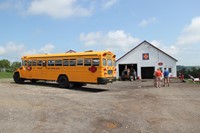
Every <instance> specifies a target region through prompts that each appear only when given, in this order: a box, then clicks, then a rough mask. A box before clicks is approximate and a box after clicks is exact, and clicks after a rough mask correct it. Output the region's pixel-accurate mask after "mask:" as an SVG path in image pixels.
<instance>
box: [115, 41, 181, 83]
mask: <svg viewBox="0 0 200 133" xmlns="http://www.w3.org/2000/svg"><path fill="white" fill-rule="evenodd" d="M176 62H177V60H176V59H175V58H173V57H172V56H170V55H168V54H167V53H165V52H164V51H162V50H160V49H159V48H157V47H155V46H154V45H152V44H150V43H149V42H147V41H143V42H142V43H140V44H139V45H137V46H136V47H135V48H133V49H131V50H130V51H129V52H128V53H126V54H125V55H123V56H122V57H121V58H119V59H118V60H117V61H116V68H117V75H116V76H117V78H119V77H120V76H121V74H122V71H123V70H124V69H130V68H131V67H132V68H133V69H135V70H136V72H137V76H138V77H139V78H142V79H151V78H153V73H154V71H155V70H156V69H157V68H160V69H161V70H164V68H167V69H168V70H169V72H170V76H171V77H176V76H177V74H176Z"/></svg>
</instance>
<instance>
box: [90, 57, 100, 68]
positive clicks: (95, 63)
mask: <svg viewBox="0 0 200 133" xmlns="http://www.w3.org/2000/svg"><path fill="white" fill-rule="evenodd" d="M92 65H93V66H99V58H94V59H92Z"/></svg>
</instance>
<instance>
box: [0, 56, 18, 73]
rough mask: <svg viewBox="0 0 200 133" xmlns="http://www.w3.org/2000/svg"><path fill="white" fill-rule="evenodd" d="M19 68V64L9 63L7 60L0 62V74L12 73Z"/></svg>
mask: <svg viewBox="0 0 200 133" xmlns="http://www.w3.org/2000/svg"><path fill="white" fill-rule="evenodd" d="M20 66H21V62H17V61H16V62H10V61H9V60H7V59H2V60H0V72H4V71H5V72H14V71H15V70H16V69H17V68H19V67H20Z"/></svg>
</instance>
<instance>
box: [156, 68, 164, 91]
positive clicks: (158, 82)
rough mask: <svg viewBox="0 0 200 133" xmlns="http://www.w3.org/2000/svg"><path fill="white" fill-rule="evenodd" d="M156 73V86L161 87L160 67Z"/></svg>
mask: <svg viewBox="0 0 200 133" xmlns="http://www.w3.org/2000/svg"><path fill="white" fill-rule="evenodd" d="M154 75H155V76H156V87H157V88H158V87H159V88H160V87H161V77H162V72H161V71H160V69H159V68H158V69H157V70H156V71H155V73H154Z"/></svg>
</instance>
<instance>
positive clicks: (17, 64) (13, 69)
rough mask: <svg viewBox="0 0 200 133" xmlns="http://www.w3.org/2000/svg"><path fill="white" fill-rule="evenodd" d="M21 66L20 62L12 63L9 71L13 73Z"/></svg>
mask: <svg viewBox="0 0 200 133" xmlns="http://www.w3.org/2000/svg"><path fill="white" fill-rule="evenodd" d="M20 66H21V62H17V61H16V62H13V63H12V65H11V66H10V67H11V70H12V71H15V70H16V69H17V68H19V67H20Z"/></svg>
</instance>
